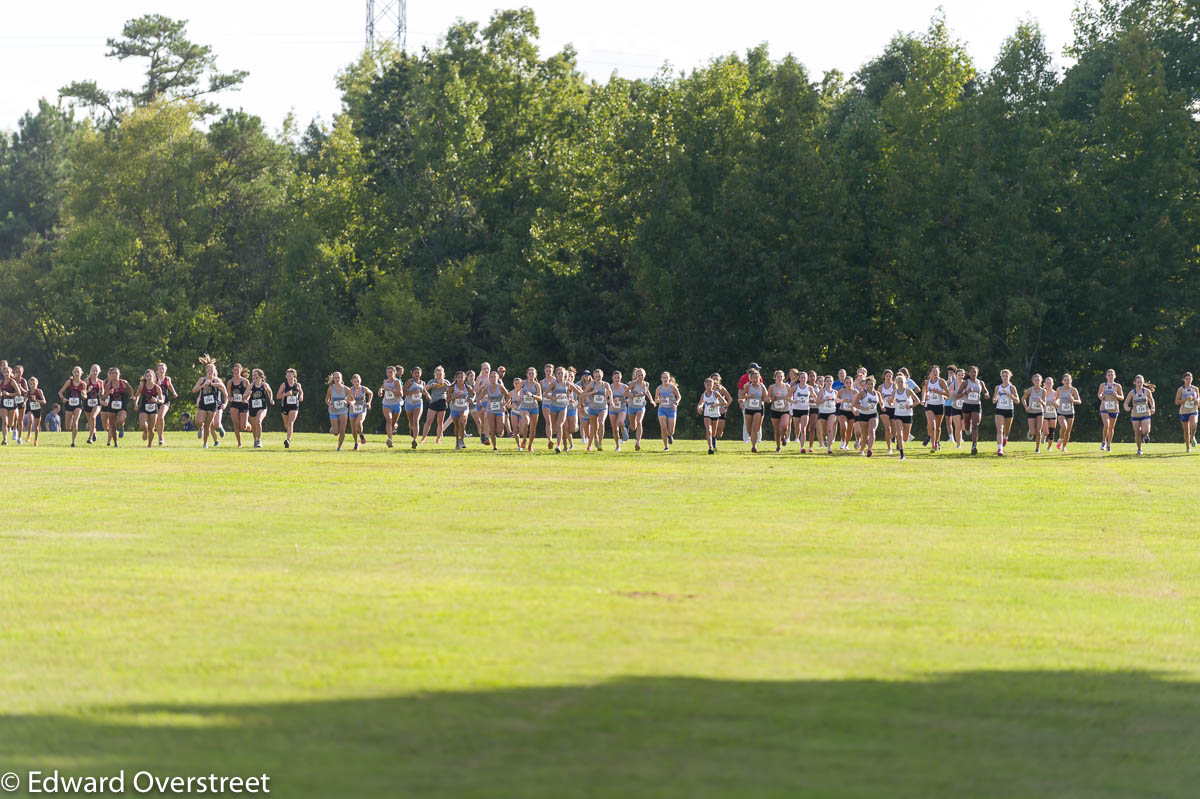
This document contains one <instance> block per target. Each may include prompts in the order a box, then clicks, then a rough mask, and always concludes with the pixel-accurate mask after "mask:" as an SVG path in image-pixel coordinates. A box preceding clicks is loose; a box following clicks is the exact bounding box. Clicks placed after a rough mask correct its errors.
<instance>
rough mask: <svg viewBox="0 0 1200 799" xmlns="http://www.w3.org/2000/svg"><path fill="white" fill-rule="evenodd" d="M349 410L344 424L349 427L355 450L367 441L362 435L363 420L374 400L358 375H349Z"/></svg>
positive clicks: (371, 393)
mask: <svg viewBox="0 0 1200 799" xmlns="http://www.w3.org/2000/svg"><path fill="white" fill-rule="evenodd" d="M348 393H349V403H350V405H349V408H348V409H347V412H346V423H347V424H348V425H349V427H350V440H351V441H353V442H354V449H355V450H357V449H358V447H359V444H360V443H363V442H365V441H366V440H367V437H366V435H364V434H363V420H364V419H366V418H367V413H368V412H369V411H370V410H371V401H372V400H374V399H375V392H373V391H371V389H369V388H367V387H366V386H364V385H363V383H362V376H361V375H358V374H353V375H350V389H349V392H348Z"/></svg>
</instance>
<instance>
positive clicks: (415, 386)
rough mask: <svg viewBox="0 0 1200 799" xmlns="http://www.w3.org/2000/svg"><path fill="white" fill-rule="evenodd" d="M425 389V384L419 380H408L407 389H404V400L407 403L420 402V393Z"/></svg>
mask: <svg viewBox="0 0 1200 799" xmlns="http://www.w3.org/2000/svg"><path fill="white" fill-rule="evenodd" d="M424 388H425V383H424V382H423V381H421V380H413V379H411V378H410V379H409V381H408V388H406V389H404V399H406V400H408V401H409V402H420V401H421V392H422V390H423V389H424Z"/></svg>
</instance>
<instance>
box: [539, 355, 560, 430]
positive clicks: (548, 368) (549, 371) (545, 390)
mask: <svg viewBox="0 0 1200 799" xmlns="http://www.w3.org/2000/svg"><path fill="white" fill-rule="evenodd" d="M542 374H543V377H542V379H541V380H540V381H539V382H538V386H539V387H540V388H541V389H542V409H543V413H542V424H543V425H544V426H545V428H546V449H554V440H555V438H556V437H557V435H558V433H556V432H555V431H554V423H553V420H551V418H550V414H549V413H548V412H547V411H546V403H547V402H549V401H550V385H551V384H553V383H554V364H552V363H548V364H545V365H544V366H543V367H542Z"/></svg>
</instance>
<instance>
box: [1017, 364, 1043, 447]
mask: <svg viewBox="0 0 1200 799" xmlns="http://www.w3.org/2000/svg"><path fill="white" fill-rule="evenodd" d="M1030 381H1031V385H1030V386H1029V388H1027V389H1025V393H1024V394H1022V395H1021V407H1023V408H1024V409H1025V414H1026V415H1027V416H1028V417H1029V438H1030V440H1031V441H1034V442H1035V443H1034V445H1033V451H1034V453H1037V452H1040V451H1041V449H1042V439H1043V436H1042V411H1043V410H1044V409H1045V407H1046V397H1045V393H1044V392H1045V389H1044V388H1043V387H1042V376H1041V375H1040V374H1036V375H1034V376H1033V377H1032V378H1030Z"/></svg>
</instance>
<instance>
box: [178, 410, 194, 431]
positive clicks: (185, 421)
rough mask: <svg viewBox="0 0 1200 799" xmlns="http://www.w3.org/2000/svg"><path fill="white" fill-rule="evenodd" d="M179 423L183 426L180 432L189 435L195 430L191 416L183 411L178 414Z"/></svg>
mask: <svg viewBox="0 0 1200 799" xmlns="http://www.w3.org/2000/svg"><path fill="white" fill-rule="evenodd" d="M179 422H180V424H182V425H183V428H182V430H183V432H185V433H190V432H192V431H193V430H195V429H196V425H194V424H192V415H191V414H190V413H188V412H187V411H184V412H183V413H182V414H180V416H179Z"/></svg>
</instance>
